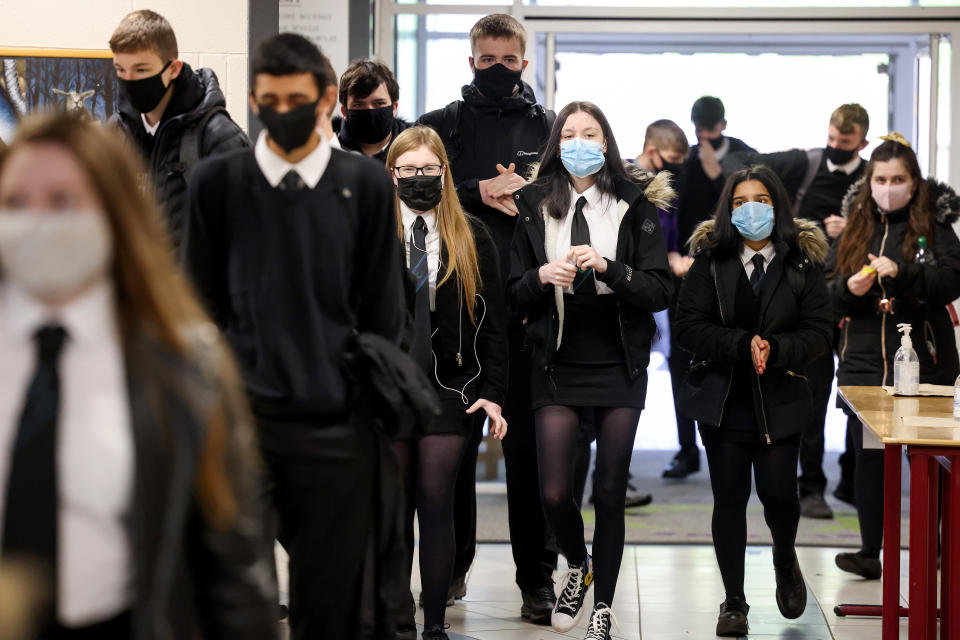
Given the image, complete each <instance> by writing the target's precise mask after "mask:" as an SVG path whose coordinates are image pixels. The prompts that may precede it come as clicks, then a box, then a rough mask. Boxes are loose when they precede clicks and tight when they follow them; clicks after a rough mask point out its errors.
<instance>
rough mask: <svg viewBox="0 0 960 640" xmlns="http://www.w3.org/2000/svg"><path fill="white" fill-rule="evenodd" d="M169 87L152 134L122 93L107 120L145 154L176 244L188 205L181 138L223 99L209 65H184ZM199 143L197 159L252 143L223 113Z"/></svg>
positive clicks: (222, 104) (220, 105)
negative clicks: (116, 108) (170, 90)
mask: <svg viewBox="0 0 960 640" xmlns="http://www.w3.org/2000/svg"><path fill="white" fill-rule="evenodd" d="M173 87H174V88H173V96H172V98H171V99H170V104H169V105H167V108H166V109H165V110H164V112H163V117H162V118H161V119H160V128H159V129H157V132H156V135H150V134H149V133H147V130H146V129H145V128H144V126H143V118H142V117H141V115H140V112H138V111H137V110H136V109H134V108H133V107H132V106H131V105H130V104H129V103H128V102H127V101H126V100H125V99H124V98H123V95H122V94H121V97H120V111H119V112H118V113H117V114H116V115H115V116H114V117H113V118H111V120H110V122H111V124H114V125H116V126H119V127H120V128H121V129H123V130H124V131H125V132H126V133H127V135H129V136H130V138H131V139H132V140H133V141H134V143H135V144H136V145H137V147H138V148H139V149H140V150H141V151H142V152H143V155H144V158H145V160H146V162H147V167H148V169H149V171H150V176H151V178H152V179H153V182H154V185H155V186H156V189H157V200H158V201H159V203H160V206H161V207H163V209H164V211H165V212H166V214H167V220H168V222H169V229H170V233H171V236H172V238H173V242H174V245H175V247H178V246H179V244H180V236H181V230H182V228H183V222H184V218H185V216H186V209H187V178H186V170H188V169H189V168H190V167H183V166H182V165H181V163H180V141H181V139H182V138H183V135H184V133H185V132H186V131H187V130H189V128H190V127H191V125H195V124H197V123H199V122H200V120H202V119H203V117H204V115H206V114H207V113H208V112H209V111H211V110H213V109H223V108H224V107H225V106H226V104H227V101H226V99H225V98H224V96H223V91H221V90H220V83H219V82H218V81H217V76H216V74H214V72H213V71H212V70H211V69H198V70H197V71H194V70H193V69H191V68H190V65H188V64H187V63H183V70H182V71H181V72H180V75H179V76H177V79H176V80H174V81H173ZM199 142H200V158H201V159H203V158H206V157H209V156H214V155H218V154H221V153H224V152H227V151H232V150H234V149H241V148H244V147H249V146H250V141H249V140H248V139H247V136H246V134H245V133H244V132H243V130H241V129H240V127H239V126H237V124H236V123H235V122H234V121H233V120H231V119H230V116H229V114H227V112H226V111H221V112H220V113H217V114H215V115H214V116H213V117H211V118H210V120H208V121H207V124H206V126H205V127H204V130H203V132H202V134H201V135H200V138H199Z"/></svg>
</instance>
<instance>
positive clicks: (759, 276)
mask: <svg viewBox="0 0 960 640" xmlns="http://www.w3.org/2000/svg"><path fill="white" fill-rule="evenodd" d="M750 262H752V263H753V273H751V274H750V286H751V287H753V292H754V293H756V292H757V289H759V288H760V281H761V280H763V276H764V274H765V273H766V272H765V271H764V270H763V254H762V253H755V254H753V257H752V258H750Z"/></svg>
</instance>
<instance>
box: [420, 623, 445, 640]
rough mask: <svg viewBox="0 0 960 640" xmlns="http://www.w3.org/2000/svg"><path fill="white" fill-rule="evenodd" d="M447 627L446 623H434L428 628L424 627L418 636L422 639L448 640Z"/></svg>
mask: <svg viewBox="0 0 960 640" xmlns="http://www.w3.org/2000/svg"><path fill="white" fill-rule="evenodd" d="M448 628H449V626H448V625H441V624H435V625H433V626H432V627H430V628H429V629H424V630H423V635H421V636H420V638H422V640H450V636H448V635H447V631H446V630H447V629H448Z"/></svg>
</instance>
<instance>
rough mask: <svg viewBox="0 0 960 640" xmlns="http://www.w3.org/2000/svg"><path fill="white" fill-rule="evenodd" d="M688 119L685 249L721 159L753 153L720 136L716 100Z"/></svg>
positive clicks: (682, 204)
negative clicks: (691, 140) (691, 136)
mask: <svg viewBox="0 0 960 640" xmlns="http://www.w3.org/2000/svg"><path fill="white" fill-rule="evenodd" d="M690 119H691V120H692V121H693V126H694V130H695V132H696V135H697V140H698V141H699V142H698V144H696V145H694V146H693V147H692V148H691V149H690V155H689V157H687V160H686V162H684V165H683V178H682V180H680V182H679V185H678V187H679V188H678V191H679V196H680V198H679V202H678V205H677V227H678V231H679V233H680V245H681V246H686V243H687V240H688V239H689V238H690V235H691V234H692V233H693V230H694V229H696V228H697V225H699V224H700V223H701V222H703V221H704V220H707V219H708V218H710V217H712V216H713V210H714V208H716V206H717V198H718V197H719V195H720V192H721V191H722V190H723V183H724V172H723V169H721V167H720V163H721V162H722V161H723V159H724V157H726V156H727V155H728V154H730V153H738V152H741V151H753V148H752V147H750V145H748V144H747V143H746V142H744V141H743V140H740V139H738V138H733V137H730V136H725V135H723V132H724V131H725V130H726V128H727V120H726V110H725V108H724V106H723V102H722V101H721V100H720V98H716V97H714V96H703V97H701V98H698V99H697V101H696V102H694V103H693V108H692V109H691V110H690ZM678 477H682V476H678Z"/></svg>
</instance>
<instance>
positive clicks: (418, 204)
mask: <svg viewBox="0 0 960 640" xmlns="http://www.w3.org/2000/svg"><path fill="white" fill-rule="evenodd" d="M397 197H399V198H400V200H402V201H403V203H404V204H405V205H407V206H408V207H410V209H412V210H413V211H430V210H431V209H433V208H434V207H435V206H437V205H438V204H439V203H440V199H441V198H442V197H443V176H442V175H439V176H412V177H410V178H397Z"/></svg>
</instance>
